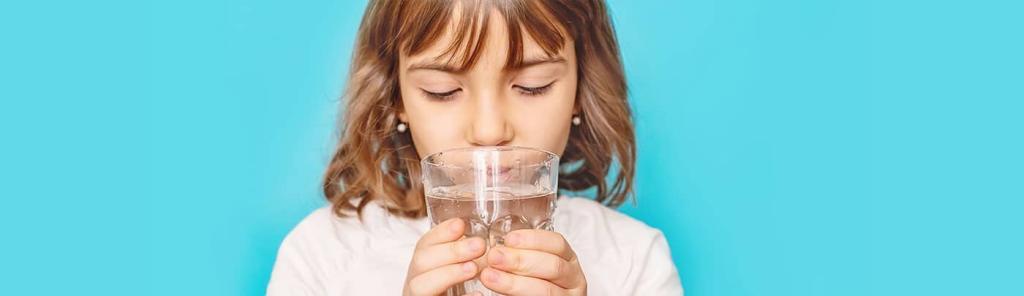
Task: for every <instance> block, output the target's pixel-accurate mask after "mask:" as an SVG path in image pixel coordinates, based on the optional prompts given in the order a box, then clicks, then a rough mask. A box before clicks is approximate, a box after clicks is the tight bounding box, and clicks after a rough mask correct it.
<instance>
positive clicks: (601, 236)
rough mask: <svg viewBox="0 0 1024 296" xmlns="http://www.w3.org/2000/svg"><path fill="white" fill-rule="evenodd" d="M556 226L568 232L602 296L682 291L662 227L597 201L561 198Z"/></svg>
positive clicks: (566, 236) (569, 240) (592, 284)
mask: <svg viewBox="0 0 1024 296" xmlns="http://www.w3.org/2000/svg"><path fill="white" fill-rule="evenodd" d="M555 230H557V231H558V232H560V233H562V234H563V235H564V236H565V239H566V241H568V242H569V244H570V245H571V246H572V248H573V250H574V251H576V254H577V256H578V258H579V260H580V265H581V266H582V267H583V269H584V274H585V275H586V277H587V280H588V284H589V285H590V286H591V287H592V288H593V289H590V290H591V291H595V292H599V293H598V295H605V294H602V293H607V294H608V295H681V294H682V285H681V283H680V281H679V275H678V271H677V270H676V268H675V265H674V263H673V260H672V255H671V252H670V251H669V247H668V243H667V241H666V239H665V236H664V235H663V234H662V232H661V230H658V229H657V228H654V227H651V226H649V225H647V224H646V223H644V222H642V221H640V220H637V219H634V218H632V217H630V216H628V215H626V214H623V213H621V212H619V211H617V210H615V209H611V208H609V207H607V206H604V205H602V204H600V203H598V202H596V201H594V200H591V199H587V198H578V197H562V198H559V200H558V206H557V208H556V212H555Z"/></svg>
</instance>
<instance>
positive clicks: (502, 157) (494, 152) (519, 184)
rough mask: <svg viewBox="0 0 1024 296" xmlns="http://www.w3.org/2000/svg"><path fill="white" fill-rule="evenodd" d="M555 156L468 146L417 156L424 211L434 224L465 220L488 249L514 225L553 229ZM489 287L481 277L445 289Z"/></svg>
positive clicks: (487, 292)
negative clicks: (452, 219)
mask: <svg viewBox="0 0 1024 296" xmlns="http://www.w3.org/2000/svg"><path fill="white" fill-rule="evenodd" d="M558 161H559V160H558V155H556V154H554V153H551V152H547V151H543V150H540V149H534V148H526V147H515V146H500V147H472V148H460V149H454V150H448V151H443V152H438V153H435V154H431V155H429V156H427V157H426V158H424V159H423V160H422V161H421V165H422V172H423V188H424V190H425V193H426V196H427V216H429V217H430V221H431V223H432V225H437V224H438V223H441V222H444V221H445V220H448V219H451V218H462V219H463V220H464V221H466V222H467V223H468V226H469V228H468V230H467V232H466V236H467V237H480V238H483V239H484V240H485V241H487V246H488V248H490V247H491V246H494V245H500V244H503V243H504V237H505V234H506V233H508V232H510V231H513V230H518V229H529V228H533V229H545V230H552V223H551V214H552V213H553V212H554V211H555V195H556V192H557V190H558ZM474 291H480V292H482V293H483V294H484V295H498V294H496V293H494V292H491V291H490V290H487V288H485V287H484V286H483V284H481V283H480V281H479V278H474V279H472V280H469V281H466V282H464V283H462V284H459V285H455V286H453V287H451V288H449V289H448V292H447V295H463V294H466V293H470V292H474Z"/></svg>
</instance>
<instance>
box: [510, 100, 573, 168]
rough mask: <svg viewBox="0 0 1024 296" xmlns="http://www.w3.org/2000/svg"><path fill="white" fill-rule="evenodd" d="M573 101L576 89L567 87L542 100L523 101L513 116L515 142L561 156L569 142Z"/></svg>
mask: <svg viewBox="0 0 1024 296" xmlns="http://www.w3.org/2000/svg"><path fill="white" fill-rule="evenodd" d="M567 86H568V85H567ZM575 98H576V88H575V85H571V87H564V88H559V89H556V90H553V91H552V93H551V94H550V96H548V97H545V98H537V100H532V101H531V100H524V102H523V103H522V104H520V106H521V110H519V111H518V112H516V113H517V116H515V118H516V122H515V123H514V126H515V129H516V138H517V142H519V143H520V145H523V146H531V147H537V148H541V149H544V150H548V151H551V152H554V153H556V154H558V155H561V154H562V152H564V150H565V146H566V143H567V141H568V140H569V129H570V128H571V120H572V112H573V104H574V101H575Z"/></svg>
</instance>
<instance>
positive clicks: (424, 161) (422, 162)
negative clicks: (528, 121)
mask: <svg viewBox="0 0 1024 296" xmlns="http://www.w3.org/2000/svg"><path fill="white" fill-rule="evenodd" d="M511 150H526V151H533V152H539V153H541V154H545V155H546V156H548V159H554V160H556V161H561V156H559V155H558V154H555V153H554V152H551V151H547V150H544V149H540V148H533V147H526V146H469V147H461V148H453V149H448V150H444V151H439V152H434V153H431V154H428V155H427V156H425V157H423V159H421V160H420V166H422V167H426V166H430V167H443V166H441V165H440V164H438V163H433V162H431V161H430V159H431V158H433V157H436V156H438V155H441V154H444V153H455V152H467V151H511ZM537 165H543V164H534V165H529V166H537Z"/></svg>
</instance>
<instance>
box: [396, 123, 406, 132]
mask: <svg viewBox="0 0 1024 296" xmlns="http://www.w3.org/2000/svg"><path fill="white" fill-rule="evenodd" d="M395 129H397V130H398V132H399V133H404V132H405V131H406V130H408V129H409V126H407V125H405V122H399V123H398V126H397V127H395Z"/></svg>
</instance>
